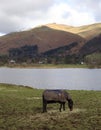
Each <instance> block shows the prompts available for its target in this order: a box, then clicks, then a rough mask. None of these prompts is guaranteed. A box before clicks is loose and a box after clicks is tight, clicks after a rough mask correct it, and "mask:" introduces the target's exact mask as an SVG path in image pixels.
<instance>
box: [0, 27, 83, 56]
mask: <svg viewBox="0 0 101 130" xmlns="http://www.w3.org/2000/svg"><path fill="white" fill-rule="evenodd" d="M73 42H77V43H78V46H77V47H76V48H75V51H77V50H78V48H79V46H81V45H82V44H83V42H84V39H83V38H82V37H80V36H78V35H76V34H73V33H70V32H65V31H62V30H56V29H51V28H49V27H47V26H41V27H36V28H34V29H32V30H28V31H23V32H15V33H11V34H8V35H6V36H3V37H1V38H0V50H1V51H0V54H6V53H8V51H9V49H10V48H19V47H22V46H24V45H37V46H38V52H39V53H43V52H45V51H48V50H51V49H54V48H58V47H61V46H65V45H69V44H71V43H73Z"/></svg>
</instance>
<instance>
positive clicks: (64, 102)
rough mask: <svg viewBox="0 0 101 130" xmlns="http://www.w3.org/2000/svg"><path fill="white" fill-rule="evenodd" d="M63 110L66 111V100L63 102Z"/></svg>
mask: <svg viewBox="0 0 101 130" xmlns="http://www.w3.org/2000/svg"><path fill="white" fill-rule="evenodd" d="M63 110H64V111H65V102H64V103H63Z"/></svg>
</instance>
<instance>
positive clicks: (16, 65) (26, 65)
mask: <svg viewBox="0 0 101 130" xmlns="http://www.w3.org/2000/svg"><path fill="white" fill-rule="evenodd" d="M1 67H11V68H14V67H15V68H89V66H88V65H86V64H83V65H81V64H33V63H32V64H23V63H22V64H9V65H8V64H6V65H4V66H1Z"/></svg>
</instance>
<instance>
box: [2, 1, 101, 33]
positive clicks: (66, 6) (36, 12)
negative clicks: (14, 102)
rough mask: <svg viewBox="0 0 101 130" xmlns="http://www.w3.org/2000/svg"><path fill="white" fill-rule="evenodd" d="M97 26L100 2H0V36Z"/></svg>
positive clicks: (100, 8) (100, 20) (99, 17)
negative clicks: (43, 27)
mask: <svg viewBox="0 0 101 130" xmlns="http://www.w3.org/2000/svg"><path fill="white" fill-rule="evenodd" d="M99 22H101V0H0V35H3V34H8V33H11V32H16V31H23V30H27V29H31V28H34V27H36V26H39V25H44V24H48V23H57V24H65V25H71V26H82V25H87V24H93V23H99Z"/></svg>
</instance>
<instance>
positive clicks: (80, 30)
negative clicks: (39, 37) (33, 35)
mask: <svg viewBox="0 0 101 130" xmlns="http://www.w3.org/2000/svg"><path fill="white" fill-rule="evenodd" d="M46 26H48V27H50V28H53V29H57V30H63V31H67V32H71V33H74V34H78V35H80V36H81V37H83V38H85V39H86V40H90V39H92V38H93V37H95V36H97V35H99V34H100V33H101V23H96V24H91V25H85V26H80V27H73V26H67V25H63V24H55V23H54V24H47V25H46Z"/></svg>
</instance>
